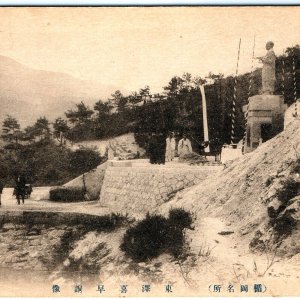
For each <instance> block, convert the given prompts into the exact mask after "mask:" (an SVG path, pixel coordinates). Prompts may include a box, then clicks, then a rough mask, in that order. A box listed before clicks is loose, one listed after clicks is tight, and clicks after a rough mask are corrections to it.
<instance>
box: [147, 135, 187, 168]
mask: <svg viewBox="0 0 300 300" xmlns="http://www.w3.org/2000/svg"><path fill="white" fill-rule="evenodd" d="M148 150H149V156H150V163H151V164H165V162H170V161H172V160H173V159H174V157H175V156H176V150H177V153H178V156H179V157H183V156H184V155H186V154H188V153H191V152H192V151H193V150H192V144H191V141H190V140H189V139H188V138H187V136H186V134H183V135H182V138H181V139H180V140H179V142H178V145H177V143H176V139H175V134H174V132H170V133H169V134H168V137H167V138H166V139H165V137H164V135H163V134H162V133H158V134H156V133H152V135H151V138H150V141H149V149H148Z"/></svg>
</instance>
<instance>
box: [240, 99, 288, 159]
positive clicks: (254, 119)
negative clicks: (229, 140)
mask: <svg viewBox="0 0 300 300" xmlns="http://www.w3.org/2000/svg"><path fill="white" fill-rule="evenodd" d="M286 108H287V105H286V104H284V100H283V97H282V96H279V95H255V96H253V97H250V98H249V108H248V121H247V128H246V141H245V146H244V152H245V153H248V152H251V151H253V150H255V149H256V148H257V147H258V146H259V145H260V144H261V143H263V142H265V141H267V140H269V139H271V138H273V137H274V136H275V135H276V134H278V133H279V132H281V131H282V130H283V125H284V112H285V110H286ZM246 111H247V105H244V106H243V112H244V113H246Z"/></svg>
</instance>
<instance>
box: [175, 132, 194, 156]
mask: <svg viewBox="0 0 300 300" xmlns="http://www.w3.org/2000/svg"><path fill="white" fill-rule="evenodd" d="M192 152H193V150H192V144H191V141H190V140H189V139H188V138H187V137H186V135H185V134H183V136H182V139H181V140H180V141H179V142H178V154H179V158H182V157H183V156H184V155H186V154H188V153H192Z"/></svg>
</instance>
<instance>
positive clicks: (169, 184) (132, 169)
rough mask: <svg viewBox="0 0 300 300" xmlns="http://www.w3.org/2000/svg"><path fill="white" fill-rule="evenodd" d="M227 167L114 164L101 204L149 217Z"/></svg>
mask: <svg viewBox="0 0 300 300" xmlns="http://www.w3.org/2000/svg"><path fill="white" fill-rule="evenodd" d="M221 169H223V166H188V165H184V164H180V163H177V164H173V165H169V166H168V165H166V166H160V165H150V164H148V165H146V166H143V165H138V164H134V163H133V164H131V163H130V162H129V161H127V162H110V163H109V164H108V168H107V169H106V173H105V177H104V181H103V186H102V190H101V194H100V203H101V205H104V206H109V207H111V209H112V211H122V212H123V213H126V212H135V213H145V212H148V211H151V210H153V209H155V208H156V207H157V206H159V205H161V204H163V203H164V202H167V201H168V200H170V199H171V198H172V197H173V196H174V195H175V194H176V193H177V192H178V191H180V190H182V189H184V188H186V187H190V186H192V185H195V184H199V183H201V181H203V180H204V179H206V178H207V177H208V176H211V175H212V174H215V173H216V172H218V171H220V170H221Z"/></svg>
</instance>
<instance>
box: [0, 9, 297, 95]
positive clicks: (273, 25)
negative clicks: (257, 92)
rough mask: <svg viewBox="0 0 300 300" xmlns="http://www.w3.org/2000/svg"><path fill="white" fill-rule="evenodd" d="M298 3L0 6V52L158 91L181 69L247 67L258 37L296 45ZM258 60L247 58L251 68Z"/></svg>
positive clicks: (278, 49) (202, 72) (259, 44)
mask: <svg viewBox="0 0 300 300" xmlns="http://www.w3.org/2000/svg"><path fill="white" fill-rule="evenodd" d="M299 25H300V7H144V8H143V7H100V8H96V7H93V8H82V7H81V8H76V7H73V8H71V7H69V8H63V7H60V8H57V7H53V8H45V7H44V8H43V7H42V8H38V7H36V8H33V7H31V8H23V7H19V8H9V7H7V8H4V7H2V8H0V41H1V42H0V55H4V56H8V57H10V58H13V59H15V60H17V61H18V62H20V63H22V64H25V65H27V66H29V67H31V68H35V69H40V70H47V71H55V72H64V73H68V74H70V75H73V76H74V77H77V78H80V79H87V80H94V81H97V82H101V83H102V84H109V85H114V86H117V87H119V88H120V89H121V90H126V91H138V90H139V89H140V88H142V87H144V86H145V85H149V86H150V88H151V91H152V92H161V91H162V87H163V86H166V85H167V84H168V82H169V80H170V79H171V78H172V77H173V76H175V75H177V76H181V75H182V74H183V73H184V72H189V73H191V74H192V75H198V76H201V77H204V76H206V75H207V74H208V73H209V72H213V73H223V74H225V75H229V74H234V73H235V71H236V64H237V55H238V44H239V39H240V38H241V50H240V60H239V73H244V72H246V71H249V70H250V69H251V57H252V51H253V41H254V36H255V56H262V55H264V54H265V52H266V50H265V43H266V42H267V41H269V40H272V41H273V42H274V43H275V47H274V50H275V53H276V54H277V55H279V54H282V52H283V50H284V49H285V48H286V47H290V46H293V45H296V44H300V31H299ZM257 66H259V64H258V63H257V62H255V64H254V67H257Z"/></svg>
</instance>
